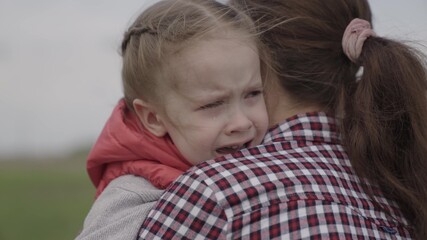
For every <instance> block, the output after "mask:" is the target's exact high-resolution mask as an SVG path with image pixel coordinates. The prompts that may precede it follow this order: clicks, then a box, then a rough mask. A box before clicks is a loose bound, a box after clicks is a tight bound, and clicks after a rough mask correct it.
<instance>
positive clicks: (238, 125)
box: [226, 111, 252, 135]
mask: <svg viewBox="0 0 427 240" xmlns="http://www.w3.org/2000/svg"><path fill="white" fill-rule="evenodd" d="M251 127H252V121H251V120H250V119H249V118H248V116H247V115H246V114H245V113H244V112H242V111H236V112H235V113H234V114H232V117H231V118H230V122H229V123H228V124H227V127H226V134H227V135H231V134H234V133H238V132H244V131H247V130H249V129H251Z"/></svg>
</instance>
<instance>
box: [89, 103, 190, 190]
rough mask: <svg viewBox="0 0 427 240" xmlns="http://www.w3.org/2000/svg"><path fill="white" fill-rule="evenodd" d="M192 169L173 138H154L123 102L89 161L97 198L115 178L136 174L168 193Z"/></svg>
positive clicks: (110, 120)
mask: <svg viewBox="0 0 427 240" xmlns="http://www.w3.org/2000/svg"><path fill="white" fill-rule="evenodd" d="M190 167H192V165H191V164H190V163H189V162H188V161H187V160H186V159H185V158H184V157H183V156H182V155H181V154H180V153H179V151H178V149H177V148H176V147H175V145H174V144H173V143H172V140H171V139H170V137H169V136H166V137H163V138H159V137H156V136H154V135H153V134H151V133H150V132H149V131H148V130H147V129H145V128H144V127H143V126H142V124H141V123H140V121H139V119H138V117H137V116H136V114H135V113H134V112H132V111H130V110H129V109H128V108H127V106H126V104H125V101H124V100H123V99H122V100H120V101H119V103H118V104H117V106H116V107H115V108H114V110H113V113H112V114H111V116H110V118H109V119H108V121H107V123H106V124H105V126H104V129H103V130H102V132H101V135H100V136H99V138H98V140H97V141H96V143H95V145H94V146H93V147H92V149H91V151H90V153H89V156H88V159H87V171H88V174H89V177H90V179H91V180H92V183H93V184H94V185H95V187H96V188H97V191H96V196H97V197H98V196H99V194H101V192H102V191H103V190H104V189H105V187H106V186H107V185H108V184H109V183H110V182H111V181H112V180H114V179H115V178H117V177H119V176H122V175H126V174H133V175H136V176H141V177H143V178H145V179H147V180H149V181H150V182H151V183H152V184H153V185H154V186H155V187H157V188H160V189H165V188H166V187H168V186H169V185H170V184H171V183H172V182H173V181H174V180H175V179H176V178H177V177H178V176H179V175H181V174H182V173H183V172H184V171H186V170H187V169H189V168H190Z"/></svg>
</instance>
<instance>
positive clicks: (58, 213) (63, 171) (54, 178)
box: [0, 152, 95, 240]
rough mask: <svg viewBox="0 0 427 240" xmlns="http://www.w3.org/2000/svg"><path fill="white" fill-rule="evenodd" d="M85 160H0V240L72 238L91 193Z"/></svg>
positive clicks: (80, 155)
mask: <svg viewBox="0 0 427 240" xmlns="http://www.w3.org/2000/svg"><path fill="white" fill-rule="evenodd" d="M86 155H87V153H86V152H80V153H78V154H73V155H72V156H69V157H67V158H64V159H56V160H47V161H41V162H40V161H25V160H22V159H21V160H13V161H0V239H5V240H15V239H16V240H18V239H41V240H51V239H52V240H53V239H55V240H58V239H61V240H62V239H74V238H75V237H76V236H77V234H78V232H79V231H80V229H81V227H82V224H83V220H84V218H85V216H86V214H87V213H88V211H89V208H90V206H91V204H92V202H93V197H94V194H95V189H94V187H93V186H92V184H91V182H90V180H89V178H88V176H87V174H86V170H85V158H86Z"/></svg>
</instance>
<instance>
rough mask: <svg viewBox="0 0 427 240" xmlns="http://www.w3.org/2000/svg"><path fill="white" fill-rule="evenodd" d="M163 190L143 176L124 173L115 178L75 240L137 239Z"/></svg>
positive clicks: (93, 208)
mask: <svg viewBox="0 0 427 240" xmlns="http://www.w3.org/2000/svg"><path fill="white" fill-rule="evenodd" d="M162 193H163V190H159V189H157V188H155V187H154V186H153V185H151V183H150V182H148V181H147V180H145V179H144V178H142V177H136V176H133V175H125V176H121V177H119V178H117V179H115V180H113V181H112V182H111V183H110V184H109V185H108V186H107V188H105V190H104V191H103V192H102V194H101V195H100V196H99V197H98V198H97V199H96V201H95V202H94V203H93V205H92V208H91V209H90V211H89V213H88V215H87V216H86V219H85V221H84V224H83V229H82V231H81V233H80V234H79V236H77V238H76V240H92V239H102V240H104V239H115V240H116V239H136V238H137V234H138V231H139V228H140V227H141V225H142V222H143V221H144V219H145V218H146V216H147V215H148V212H149V211H150V210H151V208H152V207H153V206H154V204H155V203H156V201H157V200H158V199H159V198H160V196H161V195H162Z"/></svg>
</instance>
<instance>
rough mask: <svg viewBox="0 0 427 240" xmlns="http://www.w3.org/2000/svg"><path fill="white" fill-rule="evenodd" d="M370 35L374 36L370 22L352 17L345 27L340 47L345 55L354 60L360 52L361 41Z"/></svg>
mask: <svg viewBox="0 0 427 240" xmlns="http://www.w3.org/2000/svg"><path fill="white" fill-rule="evenodd" d="M370 36H376V34H375V32H374V31H373V30H372V28H371V24H370V23H369V22H368V21H366V20H363V19H359V18H355V19H353V20H352V21H351V22H350V23H349V24H348V26H347V28H346V29H345V32H344V35H343V38H342V48H343V51H344V53H345V55H347V57H348V58H349V59H350V60H351V61H352V62H354V63H355V62H356V61H357V59H358V58H359V56H360V53H361V52H362V48H363V43H364V42H365V40H366V39H367V38H368V37H370Z"/></svg>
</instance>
